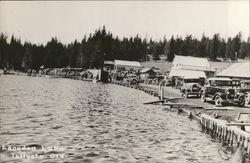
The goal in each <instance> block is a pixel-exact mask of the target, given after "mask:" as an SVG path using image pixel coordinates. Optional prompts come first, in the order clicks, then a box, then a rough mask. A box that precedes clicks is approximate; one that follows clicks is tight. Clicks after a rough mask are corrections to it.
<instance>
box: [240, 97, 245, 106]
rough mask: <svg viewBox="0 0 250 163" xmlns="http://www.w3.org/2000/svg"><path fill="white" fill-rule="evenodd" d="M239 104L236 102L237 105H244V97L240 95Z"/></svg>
mask: <svg viewBox="0 0 250 163" xmlns="http://www.w3.org/2000/svg"><path fill="white" fill-rule="evenodd" d="M239 101H240V102H239V104H238V106H244V105H245V98H244V97H240V99H239Z"/></svg>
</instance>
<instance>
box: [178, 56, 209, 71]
mask: <svg viewBox="0 0 250 163" xmlns="http://www.w3.org/2000/svg"><path fill="white" fill-rule="evenodd" d="M173 67H179V68H183V69H194V70H211V66H210V63H209V62H208V60H207V58H198V57H191V56H180V55H176V56H175V58H174V60H173Z"/></svg>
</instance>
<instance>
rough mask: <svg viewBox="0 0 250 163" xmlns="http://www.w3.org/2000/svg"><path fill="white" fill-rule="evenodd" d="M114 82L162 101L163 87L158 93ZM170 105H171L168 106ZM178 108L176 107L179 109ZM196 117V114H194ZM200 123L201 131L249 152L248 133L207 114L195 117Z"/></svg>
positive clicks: (249, 140)
mask: <svg viewBox="0 0 250 163" xmlns="http://www.w3.org/2000/svg"><path fill="white" fill-rule="evenodd" d="M113 83H114V84H118V85H123V86H127V87H130V88H135V89H139V90H142V91H144V92H146V93H148V94H150V95H153V96H156V97H159V98H160V101H164V87H163V86H159V90H158V93H157V92H156V91H153V90H150V89H149V88H143V87H139V86H136V85H134V86H132V85H130V84H129V83H123V82H113ZM170 107H172V106H170ZM179 110H180V109H178V111H179ZM181 111H184V112H186V113H187V114H188V115H189V117H190V115H194V114H193V113H192V112H190V111H188V110H185V109H181ZM196 117H197V116H196ZM196 119H197V120H198V121H200V123H201V128H202V132H204V133H206V134H209V135H211V137H212V138H214V139H218V140H219V141H220V142H221V143H223V144H224V145H227V146H229V147H240V146H241V147H242V149H243V150H246V152H247V153H248V154H250V134H249V133H247V132H245V131H243V130H241V129H240V128H239V127H236V126H227V123H226V122H225V121H223V120H220V119H215V118H213V117H211V116H209V115H207V114H202V115H201V116H200V117H197V118H196Z"/></svg>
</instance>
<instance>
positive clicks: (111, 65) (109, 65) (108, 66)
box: [104, 61, 115, 70]
mask: <svg viewBox="0 0 250 163" xmlns="http://www.w3.org/2000/svg"><path fill="white" fill-rule="evenodd" d="M114 64H115V63H114V61H104V69H105V70H113V69H114Z"/></svg>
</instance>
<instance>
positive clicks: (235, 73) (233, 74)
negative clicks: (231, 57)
mask: <svg viewBox="0 0 250 163" xmlns="http://www.w3.org/2000/svg"><path fill="white" fill-rule="evenodd" d="M216 76H217V77H227V78H231V79H240V80H249V79H250V61H247V62H242V63H234V64H232V65H231V66H229V67H228V68H226V69H224V70H223V71H221V72H220V73H218V74H216Z"/></svg>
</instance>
